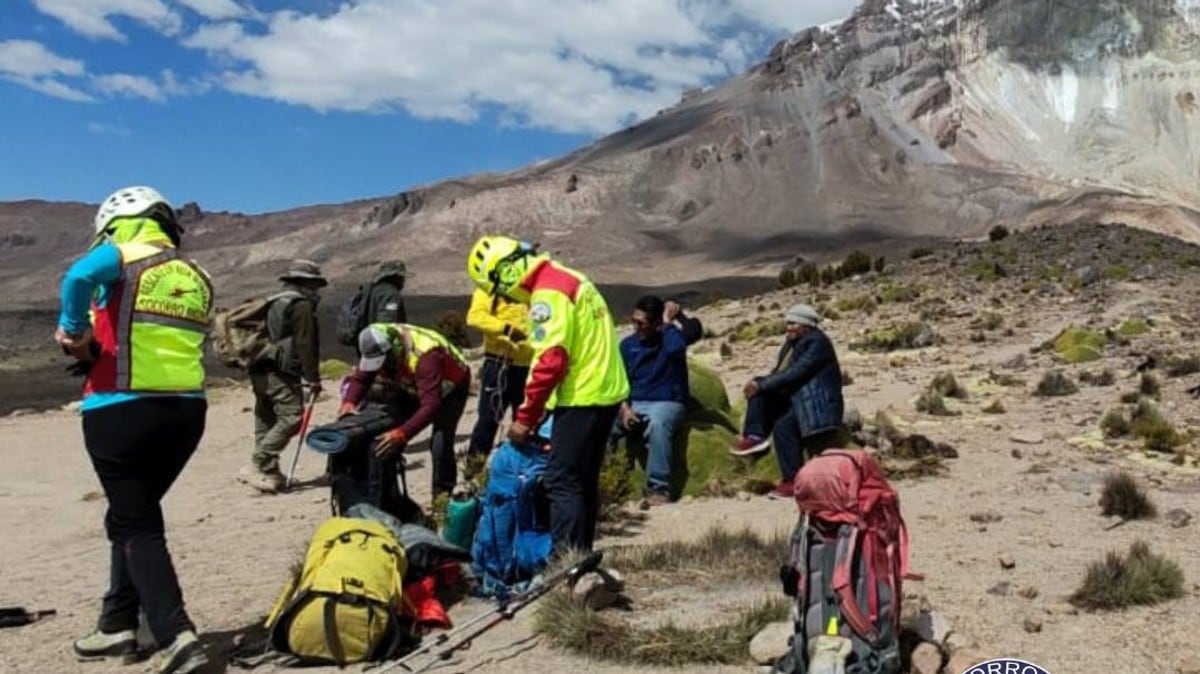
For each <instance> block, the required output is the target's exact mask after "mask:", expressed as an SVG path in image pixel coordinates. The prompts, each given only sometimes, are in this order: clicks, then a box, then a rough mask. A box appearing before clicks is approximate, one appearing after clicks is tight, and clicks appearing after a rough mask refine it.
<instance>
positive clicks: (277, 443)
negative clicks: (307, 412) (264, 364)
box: [250, 370, 304, 473]
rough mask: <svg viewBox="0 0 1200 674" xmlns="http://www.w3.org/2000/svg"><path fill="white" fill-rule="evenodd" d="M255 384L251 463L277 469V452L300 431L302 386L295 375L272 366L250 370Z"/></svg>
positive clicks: (263, 470)
mask: <svg viewBox="0 0 1200 674" xmlns="http://www.w3.org/2000/svg"><path fill="white" fill-rule="evenodd" d="M250 383H251V384H252V385H253V387H254V457H253V461H254V466H255V467H256V468H258V469H259V470H260V471H262V472H264V473H273V472H275V471H278V470H279V456H280V455H281V454H283V450H284V449H285V448H286V447H287V445H288V442H289V441H290V440H291V439H292V438H294V437H296V434H297V433H299V432H300V420H301V419H302V418H303V416H304V390H303V388H301V386H300V379H299V378H298V377H290V376H288V375H281V374H279V373H278V372H275V371H274V370H267V371H264V372H252V373H251V374H250Z"/></svg>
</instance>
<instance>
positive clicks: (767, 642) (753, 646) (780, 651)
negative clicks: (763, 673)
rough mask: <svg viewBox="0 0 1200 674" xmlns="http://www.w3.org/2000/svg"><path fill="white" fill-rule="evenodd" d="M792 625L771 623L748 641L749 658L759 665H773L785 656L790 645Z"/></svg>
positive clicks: (788, 623)
mask: <svg viewBox="0 0 1200 674" xmlns="http://www.w3.org/2000/svg"><path fill="white" fill-rule="evenodd" d="M792 631H793V627H792V623H790V622H778V623H771V624H770V625H767V626H766V627H764V628H762V629H761V630H759V632H758V634H755V635H754V638H753V639H751V640H750V658H751V659H753V660H754V662H756V663H757V664H760V665H773V664H775V663H776V662H778V661H779V659H780V658H782V657H783V656H784V655H786V654H787V652H788V649H789V648H791V645H790V644H789V643H788V639H790V638H791V636H792Z"/></svg>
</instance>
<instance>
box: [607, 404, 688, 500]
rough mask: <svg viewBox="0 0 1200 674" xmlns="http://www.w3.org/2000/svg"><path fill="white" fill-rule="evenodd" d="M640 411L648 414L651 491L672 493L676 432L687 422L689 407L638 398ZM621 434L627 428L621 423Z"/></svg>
mask: <svg viewBox="0 0 1200 674" xmlns="http://www.w3.org/2000/svg"><path fill="white" fill-rule="evenodd" d="M631 406H632V407H633V411H634V413H636V414H639V415H642V416H645V417H646V421H647V423H646V425H645V426H644V427H643V430H642V440H644V441H645V443H646V483H647V485H646V486H647V487H648V488H649V490H650V491H654V492H661V493H664V494H665V493H668V492H670V490H671V458H672V456H673V455H674V454H675V435H676V434H677V433H678V432H679V428H680V427H681V426H682V425H683V420H684V416H685V415H686V414H687V407H686V406H685V405H684V404H683V403H679V402H672V401H669V400H634V401H633V403H632V405H631ZM617 426H618V428H617V432H616V435H617V436H621V435H624V434H625V433H624V428H620V421H619V420H618V422H617Z"/></svg>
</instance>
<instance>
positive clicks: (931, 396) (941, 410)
mask: <svg viewBox="0 0 1200 674" xmlns="http://www.w3.org/2000/svg"><path fill="white" fill-rule="evenodd" d="M916 407H917V411H918V412H924V413H926V414H930V415H933V416H935V417H954V416H958V414H959V413H958V412H952V411H950V409H949V408H948V407H946V399H945V398H943V397H942V396H941V395H940V394H938V393H937V392H936V391H932V390H929V391H925V392H924V393H922V394H921V396H920V397H919V398H917V405H916Z"/></svg>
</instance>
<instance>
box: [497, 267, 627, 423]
mask: <svg viewBox="0 0 1200 674" xmlns="http://www.w3.org/2000/svg"><path fill="white" fill-rule="evenodd" d="M521 287H522V289H524V290H525V291H527V292H528V293H529V325H530V333H529V341H530V344H531V345H532V346H533V350H534V356H533V367H532V368H531V369H530V372H529V379H528V380H527V382H526V384H525V402H524V403H523V404H522V405H521V407H520V409H518V410H517V421H519V422H521V423H523V424H525V425H526V426H529V427H531V428H533V427H536V426H537V425H538V424H539V423H540V422H541V420H542V417H543V416H544V415H545V411H546V407H547V405H548V404H549V403H550V401H551V398H552V397H553V405H554V407H591V406H606V405H617V404H619V403H621V402H622V401H624V400H625V399H626V398H628V397H629V379H628V377H627V376H626V374H625V363H624V361H623V360H622V359H621V350H620V346H619V343H618V339H617V329H616V326H615V325H613V320H612V315H611V314H610V313H609V311H608V305H607V303H605V301H604V296H603V295H601V294H600V291H599V290H597V289H596V286H595V285H594V284H593V283H592V282H591V281H590V280H588V279H587V277H586V276H584V275H583V274H580V273H579V272H577V271H575V270H573V269H569V268H567V267H564V266H562V265H560V264H558V263H556V262H553V261H551V260H545V261H543V262H541V263H539V264H538V265H537V266H536V267H534V268H533V269H532V270H531V271H530V272H529V274H527V275H526V277H525V279H524V280H522V282H521Z"/></svg>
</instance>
